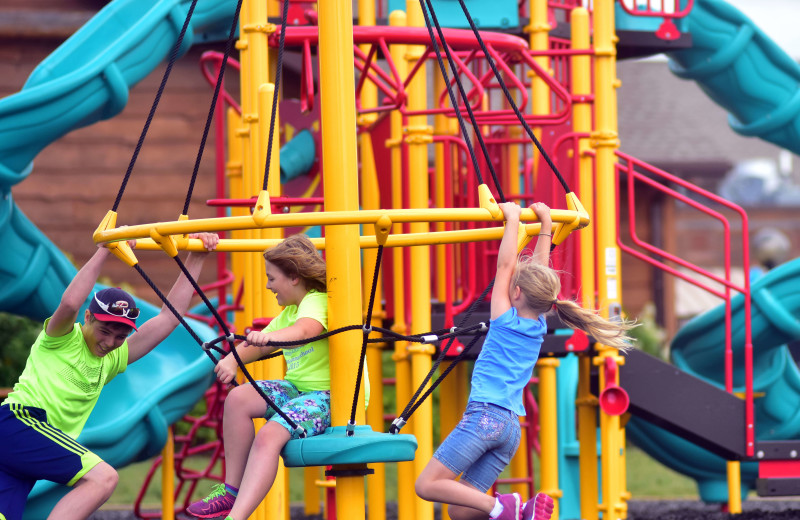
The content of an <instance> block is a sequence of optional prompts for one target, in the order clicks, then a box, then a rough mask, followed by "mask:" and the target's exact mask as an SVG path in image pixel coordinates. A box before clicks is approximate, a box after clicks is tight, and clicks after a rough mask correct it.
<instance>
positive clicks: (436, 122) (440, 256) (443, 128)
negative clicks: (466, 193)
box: [433, 68, 454, 302]
mask: <svg viewBox="0 0 800 520" xmlns="http://www.w3.org/2000/svg"><path fill="white" fill-rule="evenodd" d="M445 88H446V86H445V83H444V78H443V77H442V75H441V74H440V72H439V69H438V68H436V72H434V74H433V92H434V96H436V95H438V94H439V92H442V91H443V90H444V89H445ZM449 129H450V124H449V122H448V118H447V117H446V116H445V115H444V114H436V115H434V116H433V133H434V135H447V134H448V133H449ZM444 154H445V146H444V143H437V144H436V145H434V171H435V172H436V175H435V176H434V184H435V186H436V190H435V193H434V197H435V201H436V207H437V208H444V207H446V206H445V193H444V190H445V183H446V182H447V179H448V176H449V175H450V174H451V172H447V171H445V169H444V168H445V161H444V159H445V155H444ZM445 229H446V225H445V223H444V222H435V223H434V224H433V230H434V231H444V230H445ZM448 247H453V246H452V245H446V244H440V245H437V246H435V248H434V250H435V251H436V299H438V300H439V301H440V302H443V301H445V300H446V298H447V294H446V292H445V291H446V286H447V276H448V273H450V276H452V269H451V267H450V266H448V265H445V258H446V256H445V255H446V253H447V248H448ZM453 290H454V288H453ZM450 297H453V295H450Z"/></svg>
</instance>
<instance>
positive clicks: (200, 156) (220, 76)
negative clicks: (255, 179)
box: [182, 0, 242, 215]
mask: <svg viewBox="0 0 800 520" xmlns="http://www.w3.org/2000/svg"><path fill="white" fill-rule="evenodd" d="M241 10H242V0H239V2H238V3H237V4H236V10H235V11H234V12H233V21H232V22H231V30H230V31H229V32H228V41H227V43H226V44H225V55H224V56H223V58H222V64H221V65H220V67H219V74H217V84H216V85H215V86H214V96H213V97H212V98H211V107H210V108H209V109H208V117H207V118H206V126H205V128H204V129H203V137H202V139H200V149H199V150H198V151H197V157H196V158H195V161H194V171H192V180H191V181H190V182H189V189H188V190H187V192H186V202H184V203H183V213H182V214H183V215H188V214H189V203H190V202H191V200H192V192H193V191H194V185H195V182H196V181H197V173H198V172H199V171H200V162H201V161H202V160H203V151H204V150H205V148H206V141H207V140H208V133H209V131H210V130H211V122H212V121H213V120H214V111H215V110H216V108H217V99H218V98H219V93H220V90H221V89H222V79H223V78H224V77H225V69H226V67H227V65H228V57H229V56H230V54H231V48H232V47H233V40H234V39H235V36H236V27H237V26H238V25H239V12H240V11H241Z"/></svg>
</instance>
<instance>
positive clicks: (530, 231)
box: [506, 222, 541, 253]
mask: <svg viewBox="0 0 800 520" xmlns="http://www.w3.org/2000/svg"><path fill="white" fill-rule="evenodd" d="M506 225H508V224H506ZM540 227H541V226H540V225H530V224H525V223H523V222H520V224H519V230H517V253H519V252H520V251H522V250H523V249H525V247H526V246H527V245H528V242H530V241H531V239H532V238H533V237H534V236H535V235H536V234H537V233H538V232H539V228H540ZM534 230H535V231H534Z"/></svg>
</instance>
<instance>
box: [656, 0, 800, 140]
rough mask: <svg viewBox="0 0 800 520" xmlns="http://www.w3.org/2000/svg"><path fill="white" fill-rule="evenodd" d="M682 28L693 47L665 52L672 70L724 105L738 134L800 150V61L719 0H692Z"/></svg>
mask: <svg viewBox="0 0 800 520" xmlns="http://www.w3.org/2000/svg"><path fill="white" fill-rule="evenodd" d="M776 16H780V14H779V13H776ZM682 28H683V29H684V30H686V31H688V32H689V33H690V34H691V36H692V47H691V48H689V49H685V50H680V51H676V52H673V53H671V54H670V55H669V58H670V64H669V65H670V69H671V70H672V72H673V73H675V74H676V75H677V76H679V77H681V78H685V79H691V80H694V81H696V82H697V84H698V85H699V86H700V88H701V89H703V91H704V92H705V93H706V94H708V96H709V97H710V98H711V99H713V100H714V102H716V103H717V104H719V105H720V106H722V107H723V108H725V110H727V111H728V122H729V124H730V126H731V127H732V128H733V129H734V130H735V131H736V132H737V133H739V134H741V135H743V136H748V137H760V138H761V139H764V140H765V141H769V142H770V143H773V144H776V145H778V146H781V147H783V148H786V149H787V150H791V151H792V152H794V153H800V90H799V89H798V88H797V84H798V82H800V65H798V64H797V63H796V62H795V61H794V60H793V59H792V58H791V57H790V56H789V55H788V54H786V52H785V51H784V50H783V49H781V48H780V47H779V46H778V45H777V44H776V43H775V42H774V41H772V40H771V39H770V38H769V37H768V36H767V35H766V34H764V32H763V31H762V30H761V29H759V28H758V27H757V26H756V25H755V24H754V23H753V21H752V20H750V19H749V18H748V17H746V16H745V15H744V14H742V13H741V12H740V11H739V10H737V9H736V8H734V7H733V6H731V5H730V4H728V3H726V2H724V1H722V0H696V1H695V3H694V7H693V8H692V10H691V12H690V14H689V16H688V17H687V18H686V19H685V22H684V23H683V24H682Z"/></svg>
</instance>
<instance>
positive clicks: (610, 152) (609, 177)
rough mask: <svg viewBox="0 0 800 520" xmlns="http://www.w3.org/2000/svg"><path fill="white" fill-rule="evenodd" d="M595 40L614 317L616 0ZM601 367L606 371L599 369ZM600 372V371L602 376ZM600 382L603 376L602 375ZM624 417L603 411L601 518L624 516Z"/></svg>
mask: <svg viewBox="0 0 800 520" xmlns="http://www.w3.org/2000/svg"><path fill="white" fill-rule="evenodd" d="M593 29H594V31H593V32H594V46H595V64H594V78H595V106H594V110H595V124H596V129H595V131H594V132H592V141H591V144H592V147H594V148H595V149H596V169H597V170H596V171H597V177H596V188H595V191H596V193H597V212H596V220H595V221H596V223H597V226H596V229H597V254H596V258H597V261H598V263H599V266H598V269H597V271H598V278H597V292H598V307H599V308H600V312H601V314H602V315H603V316H604V317H606V318H610V319H614V318H617V317H619V316H620V314H621V303H622V302H621V282H620V251H619V248H618V247H617V235H616V233H617V231H616V230H617V225H616V223H617V218H618V215H617V212H616V184H615V182H616V181H615V175H614V167H615V163H616V156H615V150H616V149H617V148H618V147H619V139H618V132H617V125H616V114H615V110H616V106H617V102H616V91H615V88H616V86H617V79H616V69H615V63H616V61H615V57H616V47H615V38H616V37H615V34H614V1H613V0H595V2H594V27H593ZM598 350H599V351H600V357H599V360H598V361H599V362H602V361H603V359H604V358H605V357H608V356H615V355H616V351H615V350H614V349H605V348H603V346H602V345H600V346H599V348H598ZM601 372H602V371H601ZM601 378H602V376H601ZM601 382H602V381H601ZM620 428H621V424H620V418H619V417H618V416H609V415H608V414H605V413H603V412H601V413H600V444H601V446H602V452H601V470H600V474H601V476H602V480H601V482H602V484H601V489H602V505H601V506H600V510H601V511H603V518H604V519H609V520H616V519H620V518H624V517H625V516H626V509H627V505H626V504H625V502H624V496H625V494H626V492H625V482H624V473H623V472H622V471H621V466H622V464H623V463H624V462H623V461H622V459H621V457H620V449H621V446H620V440H621V435H620Z"/></svg>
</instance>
